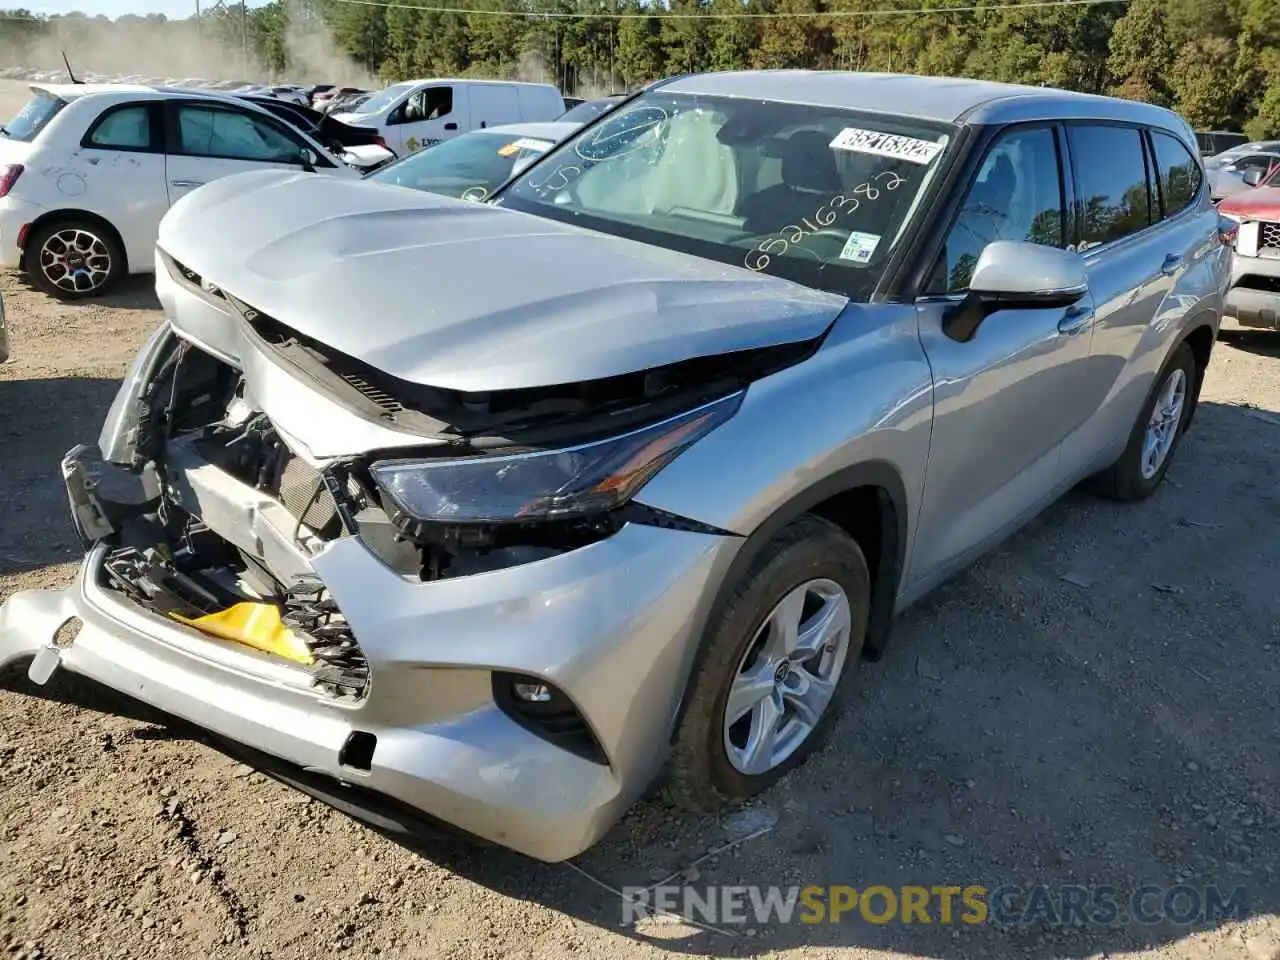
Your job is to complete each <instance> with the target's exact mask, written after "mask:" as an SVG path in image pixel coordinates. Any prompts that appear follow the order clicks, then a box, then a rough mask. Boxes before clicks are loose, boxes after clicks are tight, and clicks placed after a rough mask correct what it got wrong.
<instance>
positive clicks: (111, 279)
mask: <svg viewBox="0 0 1280 960" xmlns="http://www.w3.org/2000/svg"><path fill="white" fill-rule="evenodd" d="M26 267H27V276H28V277H29V278H30V280H31V282H32V283H33V284H34V285H35V286H37V287H39V288H40V289H41V290H43V291H44V292H45V293H47V294H49V295H50V296H53V297H58V298H59V299H62V300H79V299H81V298H83V297H96V296H99V295H101V294H103V293H105V292H106V291H107V290H109V289H110V288H111V287H112V286H113V285H114V284H115V282H116V281H117V280H118V279H119V278H120V275H121V274H122V273H123V271H124V251H123V250H121V249H120V244H119V242H118V241H117V240H116V238H115V236H114V235H113V234H112V232H111V231H110V230H107V229H105V228H104V227H103V226H102V225H101V224H98V223H94V222H92V221H87V220H62V221H59V222H57V223H49V224H45V225H44V226H42V227H40V228H38V229H37V230H35V231H34V232H33V233H32V235H31V236H30V237H29V238H28V239H27V247H26Z"/></svg>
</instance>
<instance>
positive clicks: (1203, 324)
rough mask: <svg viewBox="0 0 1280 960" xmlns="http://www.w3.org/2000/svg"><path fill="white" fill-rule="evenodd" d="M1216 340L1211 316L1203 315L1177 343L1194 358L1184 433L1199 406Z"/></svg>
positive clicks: (1189, 325) (1190, 325)
mask: <svg viewBox="0 0 1280 960" xmlns="http://www.w3.org/2000/svg"><path fill="white" fill-rule="evenodd" d="M1217 339H1218V338H1217V333H1216V332H1215V328H1214V324H1213V316H1212V314H1208V313H1203V314H1200V315H1198V316H1197V317H1196V318H1195V319H1194V320H1192V321H1191V323H1190V324H1188V329H1187V332H1186V333H1185V334H1184V335H1183V336H1182V339H1181V340H1179V341H1178V345H1179V346H1181V345H1182V344H1184V343H1185V344H1186V345H1187V346H1188V348H1190V350H1191V354H1192V356H1194V357H1195V358H1196V382H1195V384H1194V385H1193V389H1192V391H1191V408H1190V409H1189V410H1188V411H1187V419H1186V422H1185V423H1184V424H1183V427H1182V429H1183V431H1184V432H1185V431H1186V430H1187V429H1188V428H1189V427H1190V426H1191V421H1192V419H1193V418H1194V417H1195V415H1196V408H1197V407H1198V406H1199V405H1200V388H1201V386H1203V385H1204V375H1205V371H1206V370H1207V369H1208V367H1209V361H1210V359H1212V357H1213V345H1214V343H1215V342H1216V341H1217ZM1174 349H1177V348H1176V347H1175V348H1174Z"/></svg>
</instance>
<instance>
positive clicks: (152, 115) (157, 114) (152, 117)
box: [80, 100, 165, 154]
mask: <svg viewBox="0 0 1280 960" xmlns="http://www.w3.org/2000/svg"><path fill="white" fill-rule="evenodd" d="M159 103H160V101H158V100H126V101H124V102H123V103H113V104H111V105H110V106H109V107H107V108H106V109H105V110H103V111H102V112H101V113H100V114H98V117H97V119H96V120H94V121H93V123H91V124H89V129H87V130H85V132H84V136H82V137H81V138H80V147H81V149H84V150H115V151H117V152H119V153H157V154H163V153H164V152H165V149H164V147H165V137H164V119H163V117H162V115H161V111H160V110H158V109H157V107H158V105H159ZM136 107H142V108H143V109H144V110H146V111H147V123H148V124H149V127H150V134H151V143H149V144H148V145H147V146H145V147H117V146H112V145H111V144H106V143H93V142H92V141H93V135H94V134H95V133H97V132H98V128H99V127H101V126H102V124H103V123H104V122H106V120H107V118H108V117H111V116H113V115H114V114H117V113H119V112H120V111H122V110H132V109H134V108H136Z"/></svg>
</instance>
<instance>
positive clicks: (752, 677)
mask: <svg viewBox="0 0 1280 960" xmlns="http://www.w3.org/2000/svg"><path fill="white" fill-rule="evenodd" d="M851 632H852V616H851V613H850V609H849V598H848V597H847V596H846V595H845V592H844V590H843V589H842V588H841V587H840V585H839V584H838V583H836V582H835V581H833V580H827V579H820V580H810V581H808V582H806V583H802V584H801V585H800V586H798V587H796V588H795V589H793V590H792V591H791V592H789V593H788V594H787V595H786V596H785V597H783V598H782V600H781V601H780V602H779V603H778V605H777V606H775V607H774V608H773V611H772V612H771V613H770V614H769V616H768V617H766V618H765V621H764V623H763V624H761V626H760V629H759V630H758V631H757V632H756V635H755V637H754V638H753V639H752V642H751V644H750V645H749V646H748V648H747V651H746V653H745V654H744V655H743V658H742V661H741V663H739V665H738V672H737V675H736V676H735V678H734V681H733V684H732V686H731V687H730V689H729V697H728V700H727V702H726V704H725V712H724V748H725V752H726V753H727V755H728V758H729V763H730V764H732V766H733V767H734V769H735V770H737V771H738V772H739V773H744V774H748V775H758V774H763V773H767V772H768V771H770V770H772V769H774V768H775V767H777V766H779V765H780V764H782V763H785V762H786V760H787V758H788V757H790V756H791V755H792V754H793V753H795V751H796V750H797V749H798V748H799V747H800V745H801V744H802V743H804V741H805V740H806V739H808V737H809V735H810V734H811V733H813V730H814V728H815V727H816V726H817V725H818V723H819V721H820V720H821V719H822V716H823V713H824V712H825V711H826V709H827V707H828V706H829V705H830V704H831V700H832V697H833V696H834V694H835V690H836V685H837V684H838V683H839V681H840V673H841V671H842V670H843V669H844V661H845V658H846V657H847V656H848V653H849V639H850V635H851Z"/></svg>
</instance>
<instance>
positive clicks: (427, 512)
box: [370, 391, 745, 524]
mask: <svg viewBox="0 0 1280 960" xmlns="http://www.w3.org/2000/svg"><path fill="white" fill-rule="evenodd" d="M744 395H745V394H744V391H739V392H737V393H734V394H731V395H730V396H727V397H723V398H721V399H719V400H715V401H713V402H711V403H708V404H705V405H703V406H700V407H696V408H695V409H693V410H689V411H686V412H685V413H681V414H679V415H677V416H674V417H671V418H669V419H666V420H662V421H659V422H658V423H654V424H650V425H649V426H647V427H642V428H641V429H639V430H634V431H632V432H630V433H624V434H622V435H620V436H617V437H610V438H609V439H607V440H599V441H595V442H593V443H584V444H581V445H580V446H576V447H567V448H562V449H558V450H539V451H534V452H531V453H517V454H507V455H497V456H481V457H464V458H458V459H447V460H446V459H440V460H383V461H380V462H378V463H375V464H374V465H373V466H372V467H370V473H371V474H372V475H373V479H374V480H375V481H376V482H377V484H378V487H379V488H380V489H381V490H382V492H383V493H384V494H385V495H386V496H387V497H388V498H389V499H390V500H391V501H392V503H393V504H394V505H395V506H396V507H398V508H399V509H400V510H401V511H403V512H404V513H406V514H408V515H409V516H411V517H413V518H415V519H417V520H424V521H435V522H440V523H457V524H468V523H537V522H539V521H546V520H568V519H572V518H574V517H581V516H584V515H589V514H599V513H604V512H606V511H609V510H612V509H614V508H616V507H620V506H622V505H623V504H624V503H626V502H627V501H628V500H630V499H631V498H632V497H634V496H635V495H636V493H637V492H638V491H639V490H640V488H641V487H643V486H644V485H645V484H646V483H648V482H649V480H650V479H651V478H652V477H653V475H654V474H656V473H657V472H658V471H659V470H661V469H662V468H663V467H665V466H666V465H667V464H668V463H670V462H671V461H672V460H674V459H675V458H676V457H677V456H679V455H680V453H681V451H683V450H685V449H687V448H688V447H689V446H690V445H691V444H693V443H694V442H695V441H697V440H699V439H700V438H702V437H704V436H706V435H707V434H708V433H710V432H711V431H712V430H714V429H715V428H716V427H718V426H720V424H722V423H724V422H725V421H726V420H728V419H729V418H730V417H732V416H733V415H734V413H736V412H737V409H738V407H739V406H740V405H741V403H742V398H743V396H744Z"/></svg>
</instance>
